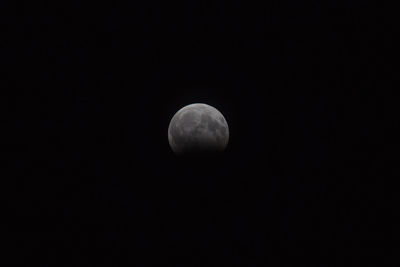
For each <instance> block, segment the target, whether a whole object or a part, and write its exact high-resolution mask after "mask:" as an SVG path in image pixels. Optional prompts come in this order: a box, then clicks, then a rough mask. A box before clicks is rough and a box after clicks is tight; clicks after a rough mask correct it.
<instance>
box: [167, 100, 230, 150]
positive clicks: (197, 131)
mask: <svg viewBox="0 0 400 267" xmlns="http://www.w3.org/2000/svg"><path fill="white" fill-rule="evenodd" d="M228 140H229V128H228V124H227V122H226V120H225V118H224V116H223V115H222V114H221V113H220V112H219V111H218V110H217V109H215V108H214V107H212V106H209V105H207V104H201V103H196V104H191V105H188V106H185V107H183V108H182V109H180V110H179V111H178V112H177V113H176V114H175V115H174V116H173V117H172V119H171V122H170V124H169V127H168V141H169V144H170V146H171V148H172V150H173V151H174V152H175V153H176V154H178V155H182V154H196V153H198V152H199V153H201V152H211V153H214V152H222V151H224V149H225V148H226V146H227V144H228Z"/></svg>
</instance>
